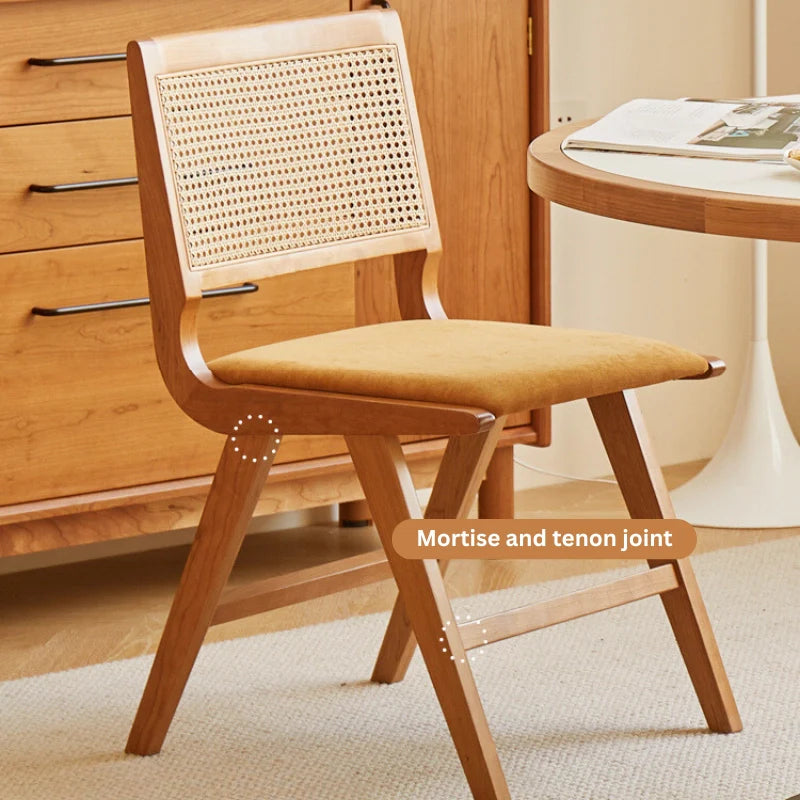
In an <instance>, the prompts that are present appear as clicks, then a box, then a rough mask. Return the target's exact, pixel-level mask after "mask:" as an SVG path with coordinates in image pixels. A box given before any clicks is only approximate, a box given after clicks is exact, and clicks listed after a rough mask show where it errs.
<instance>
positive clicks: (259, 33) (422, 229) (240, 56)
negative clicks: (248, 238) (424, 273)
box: [129, 10, 441, 297]
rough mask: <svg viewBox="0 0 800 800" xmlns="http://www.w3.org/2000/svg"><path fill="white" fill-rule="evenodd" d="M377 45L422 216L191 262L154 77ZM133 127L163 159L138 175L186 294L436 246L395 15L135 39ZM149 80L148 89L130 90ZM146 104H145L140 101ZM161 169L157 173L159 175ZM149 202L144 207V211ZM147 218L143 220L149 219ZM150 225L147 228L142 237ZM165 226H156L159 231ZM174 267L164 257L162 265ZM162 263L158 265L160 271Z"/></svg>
mask: <svg viewBox="0 0 800 800" xmlns="http://www.w3.org/2000/svg"><path fill="white" fill-rule="evenodd" d="M380 45H389V46H391V47H392V48H393V49H394V51H395V52H396V54H397V62H398V66H399V77H400V80H401V82H402V93H403V96H404V98H405V107H406V112H407V122H408V126H409V129H410V135H411V140H412V146H413V147H414V153H413V154H412V158H413V160H414V161H415V163H416V167H417V171H418V177H419V189H420V194H421V195H422V202H423V204H424V210H425V216H426V220H425V223H424V224H422V225H418V226H417V227H416V229H414V230H406V231H403V230H401V231H398V232H388V233H381V234H379V235H366V236H363V237H360V238H357V239H352V238H351V239H350V240H349V241H345V242H336V241H333V242H330V243H323V244H321V245H318V246H307V247H300V248H298V249H292V250H288V251H279V252H275V253H270V254H264V255H256V256H253V257H250V258H246V259H243V260H239V261H233V262H229V263H221V264H212V265H210V266H206V267H203V268H201V269H198V268H196V267H193V266H192V263H191V262H192V258H191V257H190V253H189V251H188V247H187V231H186V229H185V224H184V222H183V220H182V210H181V201H180V198H179V187H178V186H177V181H178V178H177V177H176V175H175V171H174V169H173V164H172V163H171V161H170V152H171V142H170V141H169V133H168V131H167V122H166V120H165V109H164V104H163V102H162V98H161V92H162V87H159V81H160V80H162V81H163V80H164V79H165V78H169V77H171V76H173V75H176V74H178V75H180V74H181V73H184V74H189V75H191V73H193V72H195V71H198V70H209V69H214V68H229V67H235V66H241V65H248V64H263V63H267V62H270V63H274V62H285V61H287V60H292V59H297V58H301V57H312V56H324V55H326V54H331V53H334V54H335V53H336V52H339V51H358V50H365V49H368V48H373V47H376V46H380ZM129 56H130V58H129V64H130V67H129V72H130V80H131V87H132V105H133V113H134V131H135V137H136V143H137V159H138V160H139V163H140V168H141V165H142V164H143V163H148V162H153V161H155V162H156V163H158V164H160V170H152V171H151V170H145V171H144V174H143V175H141V176H140V180H141V184H142V185H143V191H148V190H151V189H152V187H148V186H147V184H149V183H152V182H154V181H157V182H158V183H161V184H162V185H161V186H159V187H158V188H159V189H160V190H161V191H162V192H163V193H164V195H165V197H166V201H167V206H168V209H169V218H170V219H171V221H172V234H173V236H174V238H175V242H176V248H175V250H176V253H177V258H178V264H179V269H180V274H181V277H182V282H183V284H184V288H185V293H186V296H187V297H193V296H197V295H199V293H200V292H201V291H202V290H203V289H208V288H215V287H219V286H225V285H231V284H233V283H238V282H241V281H244V280H259V279H261V278H266V277H269V276H272V275H277V274H281V273H285V272H294V271H298V270H303V269H309V268H313V267H321V266H327V265H330V264H336V263H344V262H347V261H354V260H364V259H369V258H374V257H377V256H383V255H390V254H395V253H401V252H409V251H416V250H427V251H432V252H435V251H438V250H440V249H441V243H440V238H439V230H438V223H437V220H436V212H435V208H434V204H433V195H432V191H431V185H430V176H429V174H428V168H427V162H426V159H425V153H424V149H423V146H422V137H421V134H420V126H419V116H418V113H417V109H416V104H415V102H414V94H413V89H412V85H411V80H410V72H409V67H408V59H407V56H406V52H405V46H404V43H403V36H402V29H401V27H400V22H399V19H398V17H397V15H396V14H395V13H394V12H391V11H389V12H387V11H379V10H373V11H365V12H358V13H352V14H341V15H336V16H331V17H323V18H317V19H310V20H293V21H289V22H283V23H272V24H268V25H263V26H258V27H251V28H240V29H235V30H232V31H218V32H204V33H198V34H186V35H180V36H169V37H162V38H158V39H151V40H146V41H143V42H132V43H131V45H130V52H129ZM142 84H143V85H144V87H146V92H140V91H136V92H134V90H135V89H136V88H138V87H141V86H142ZM145 103H146V104H147V106H148V107H147V108H143V107H142V106H143V105H144V104H145ZM159 173H160V176H161V177H160V178H159ZM146 213H147V208H144V207H143V214H144V215H146ZM147 222H148V221H147V219H146V218H145V226H146V227H147ZM147 233H148V232H147V230H145V236H146V237H147ZM162 234H163V231H159V235H162ZM164 267H166V268H167V269H170V268H171V269H174V264H172V265H162V266H161V269H163V268H164ZM161 269H160V270H159V271H161Z"/></svg>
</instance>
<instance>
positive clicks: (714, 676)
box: [589, 391, 742, 733]
mask: <svg viewBox="0 0 800 800" xmlns="http://www.w3.org/2000/svg"><path fill="white" fill-rule="evenodd" d="M589 406H590V407H591V409H592V414H593V415H594V419H595V422H596V423H597V427H598V430H599V431H600V436H601V438H602V439H603V444H604V446H605V448H606V452H607V453H608V457H609V459H610V461H611V466H612V468H613V469H614V474H615V475H616V477H617V482H618V483H619V488H620V490H621V491H622V495H623V497H624V498H625V503H626V505H627V506H628V511H629V512H630V515H631V517H633V518H637V517H638V518H641V519H662V518H664V519H671V518H673V517H674V516H675V512H674V510H673V508H672V502H671V501H670V498H669V493H668V492H667V487H666V484H665V483H664V478H663V475H662V473H661V469H660V467H659V466H658V463H657V461H656V459H655V456H654V454H653V451H652V447H651V445H650V441H649V438H648V436H647V431H646V429H645V426H644V421H643V419H642V415H641V411H640V410H639V404H638V402H637V400H636V396H635V394H634V392H633V391H625V392H617V393H615V394H609V395H602V396H600V397H593V398H591V399H590V400H589ZM648 563H649V565H650V566H651V567H657V566H660V565H662V564H672V566H673V569H674V570H675V575H676V577H677V579H678V588H677V589H673V590H671V591H669V592H665V593H664V594H662V595H661V601H662V603H663V604H664V609H665V610H666V612H667V617H668V619H669V622H670V625H671V626H672V631H673V633H674V634H675V638H676V639H677V641H678V647H679V648H680V651H681V654H682V656H683V660H684V662H685V663H686V669H687V670H688V672H689V677H690V678H691V680H692V684H693V685H694V689H695V692H696V693H697V698H698V700H699V701H700V706H701V707H702V709H703V714H704V715H705V718H706V721H707V722H708V727H709V728H710V729H711V730H712V731H718V732H721V733H733V732H735V731H740V730H741V729H742V722H741V719H740V718H739V711H738V709H737V707H736V701H735V700H734V697H733V692H732V691H731V687H730V684H729V682H728V676H727V675H726V674H725V668H724V666H723V664H722V657H721V656H720V654H719V648H718V647H717V641H716V639H715V638H714V631H713V630H712V628H711V623H710V621H709V619H708V613H707V612H706V607H705V603H704V602H703V597H702V595H701V594H700V589H699V588H698V586H697V581H696V580H695V577H694V571H693V569H692V565H691V563H690V562H689V559H688V558H685V559H680V560H675V561H649V562H648Z"/></svg>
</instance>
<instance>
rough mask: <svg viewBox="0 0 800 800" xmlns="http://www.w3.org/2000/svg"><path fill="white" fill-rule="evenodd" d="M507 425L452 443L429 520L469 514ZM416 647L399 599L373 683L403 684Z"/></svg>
mask: <svg viewBox="0 0 800 800" xmlns="http://www.w3.org/2000/svg"><path fill="white" fill-rule="evenodd" d="M504 422H505V418H504V417H503V418H500V419H498V420H497V421H496V422H495V423H494V424H493V425H492V427H491V428H490V429H489V430H488V431H485V432H484V433H476V434H473V435H471V436H454V437H452V438H451V439H450V441H449V442H448V443H447V448H446V449H445V451H444V456H443V457H442V463H441V465H440V466H439V474H438V475H437V476H436V481H435V483H434V486H433V491H432V492H431V497H430V500H429V502H428V505H427V508H426V509H425V517H426V519H456V518H459V517H464V516H466V515H467V514H468V513H469V509H470V506H471V505H472V501H473V499H474V498H475V493H476V492H477V491H478V486H479V485H480V482H481V480H482V479H483V475H484V472H485V471H486V469H487V467H488V465H489V462H490V460H491V458H492V454H493V453H494V452H496V451H495V446H496V445H497V439H498V437H499V436H500V433H501V432H502V430H503V423H504ZM439 567H440V569H441V571H442V574H443V575H444V573H445V572H446V571H447V562H446V561H440V562H439ZM416 647H417V643H416V640H415V639H414V632H413V630H412V629H411V623H410V622H409V620H408V615H407V614H406V611H405V608H404V606H403V600H402V598H400V597H398V598H397V600H396V602H395V604H394V609H393V610H392V616H391V618H390V619H389V625H388V627H387V628H386V634H385V636H384V638H383V644H382V645H381V649H380V652H379V653H378V658H377V660H376V662H375V668H374V670H373V672H372V680H373V681H375V682H376V683H396V682H397V681H401V680H403V678H404V677H405V674H406V672H407V670H408V665H409V664H410V663H411V659H412V657H413V655H414V651H415V650H416Z"/></svg>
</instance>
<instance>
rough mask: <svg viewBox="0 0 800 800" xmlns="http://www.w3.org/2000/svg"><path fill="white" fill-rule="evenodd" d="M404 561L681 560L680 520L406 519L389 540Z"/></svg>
mask: <svg viewBox="0 0 800 800" xmlns="http://www.w3.org/2000/svg"><path fill="white" fill-rule="evenodd" d="M392 543H393V544H394V549H395V550H396V551H397V552H398V553H399V555H401V556H402V557H403V558H445V559H447V558H503V559H505V558H637V559H639V558H649V559H671V558H685V557H686V556H688V555H689V554H690V553H691V552H692V551H693V550H694V548H695V545H696V543H697V534H696V533H695V530H694V528H693V527H692V526H691V525H690V524H689V523H688V522H686V521H684V520H682V519H409V520H406V521H405V522H401V523H400V524H399V525H398V526H397V527H396V528H395V529H394V534H393V535H392Z"/></svg>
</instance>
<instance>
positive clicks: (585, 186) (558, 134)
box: [528, 120, 800, 242]
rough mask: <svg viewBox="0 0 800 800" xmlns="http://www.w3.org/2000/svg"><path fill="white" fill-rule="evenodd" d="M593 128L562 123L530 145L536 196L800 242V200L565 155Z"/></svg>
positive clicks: (705, 229) (636, 217)
mask: <svg viewBox="0 0 800 800" xmlns="http://www.w3.org/2000/svg"><path fill="white" fill-rule="evenodd" d="M589 124H591V120H587V121H584V122H578V123H572V124H570V125H563V126H561V127H558V128H556V129H554V130H552V131H548V132H547V133H545V134H543V135H542V136H540V137H538V138H536V139H534V141H533V142H531V144H530V146H529V147H528V185H529V187H530V189H531V190H532V191H533V192H535V193H536V194H538V195H540V196H541V197H544V198H545V199H546V200H550V201H551V202H554V203H558V204H559V205H564V206H568V207H569V208H574V209H577V210H579V211H586V212H588V213H590V214H598V215H600V216H605V217H611V218H613V219H622V220H627V221H629V222H639V223H643V224H645V225H656V226H658V227H661V228H676V229H680V230H688V231H696V232H698V233H713V234H719V235H723V236H739V237H746V238H758V239H770V240H776V241H788V242H791V241H800V200H792V199H791V198H777V197H767V196H764V195H747V194H737V193H734V192H718V191H712V190H706V189H693V188H690V187H685V186H674V185H672V184H666V183H657V182H655V181H648V180H643V179H640V178H631V177H628V176H625V175H618V174H616V173H613V172H606V171H604V170H599V169H596V168H594V167H589V166H587V165H585V164H581V163H580V162H578V161H575V160H574V159H572V158H570V157H569V156H567V155H565V154H564V153H563V152H562V150H561V143H562V141H563V140H564V139H565V138H566V136H568V135H569V134H570V133H573V132H574V131H576V130H579V129H580V128H583V127H586V126H587V125H589ZM667 157H668V156H665V158H667Z"/></svg>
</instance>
